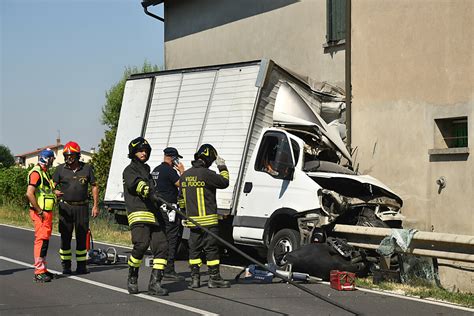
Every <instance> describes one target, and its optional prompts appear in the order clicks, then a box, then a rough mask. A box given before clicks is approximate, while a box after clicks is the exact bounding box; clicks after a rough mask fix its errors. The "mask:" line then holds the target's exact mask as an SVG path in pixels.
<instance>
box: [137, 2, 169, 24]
mask: <svg viewBox="0 0 474 316" xmlns="http://www.w3.org/2000/svg"><path fill="white" fill-rule="evenodd" d="M162 2H163V0H143V1H142V7H143V10H145V14H146V15H149V16H151V17H153V18H155V19H157V20H160V21H161V22H165V19H163V18H162V17H160V16H157V15H155V14H153V13H151V12H150V11H148V7H149V6H155V5H157V4H160V3H162Z"/></svg>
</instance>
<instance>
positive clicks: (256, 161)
mask: <svg viewBox="0 0 474 316" xmlns="http://www.w3.org/2000/svg"><path fill="white" fill-rule="evenodd" d="M299 155H300V148H299V145H298V143H297V142H296V141H294V140H291V139H290V137H288V135H287V134H286V133H285V132H283V131H279V130H269V131H267V132H265V134H264V135H263V136H262V139H261V141H260V144H259V147H258V149H257V153H256V154H255V153H254V155H253V157H252V159H251V161H250V164H249V166H248V170H247V172H246V176H245V182H244V185H243V190H242V192H241V194H240V199H239V206H238V209H237V214H236V216H235V218H234V223H233V226H234V233H233V234H234V240H235V241H236V242H239V241H240V242H245V243H255V244H263V240H262V237H263V230H264V227H265V222H266V220H267V218H268V217H270V216H271V214H272V212H273V211H274V210H277V209H279V208H281V207H282V206H283V202H284V200H285V195H287V194H288V192H289V190H288V189H289V185H290V182H291V181H292V180H293V176H294V174H295V164H296V162H297V161H298V159H299Z"/></svg>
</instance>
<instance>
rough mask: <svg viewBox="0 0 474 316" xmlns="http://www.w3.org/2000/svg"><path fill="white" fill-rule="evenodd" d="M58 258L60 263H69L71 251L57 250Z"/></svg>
mask: <svg viewBox="0 0 474 316" xmlns="http://www.w3.org/2000/svg"><path fill="white" fill-rule="evenodd" d="M59 258H61V260H62V261H68V260H69V261H70V260H71V259H72V252H71V249H67V250H64V249H59Z"/></svg>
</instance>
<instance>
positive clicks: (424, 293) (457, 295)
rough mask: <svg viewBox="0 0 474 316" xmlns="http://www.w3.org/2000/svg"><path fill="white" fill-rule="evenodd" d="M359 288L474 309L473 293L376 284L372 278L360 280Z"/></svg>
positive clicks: (426, 286) (422, 286)
mask: <svg viewBox="0 0 474 316" xmlns="http://www.w3.org/2000/svg"><path fill="white" fill-rule="evenodd" d="M356 283H357V286H358V287H361V288H367V289H373V290H377V289H380V290H384V291H389V292H394V293H396V294H400V295H406V296H414V297H419V298H423V299H435V300H438V301H444V302H448V303H454V304H458V305H462V306H466V307H470V308H474V295H473V294H471V293H461V292H450V291H448V290H445V289H443V288H439V287H437V286H434V285H428V284H401V283H392V282H381V283H379V284H374V283H373V281H372V278H371V277H368V278H358V279H357V281H356Z"/></svg>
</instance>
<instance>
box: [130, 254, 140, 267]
mask: <svg viewBox="0 0 474 316" xmlns="http://www.w3.org/2000/svg"><path fill="white" fill-rule="evenodd" d="M141 263H142V260H141V259H135V258H134V257H133V256H130V258H128V265H129V266H131V267H134V268H139V267H140V264H141Z"/></svg>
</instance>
